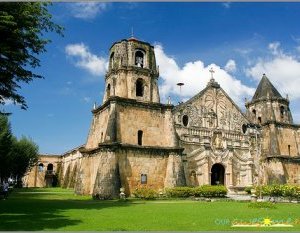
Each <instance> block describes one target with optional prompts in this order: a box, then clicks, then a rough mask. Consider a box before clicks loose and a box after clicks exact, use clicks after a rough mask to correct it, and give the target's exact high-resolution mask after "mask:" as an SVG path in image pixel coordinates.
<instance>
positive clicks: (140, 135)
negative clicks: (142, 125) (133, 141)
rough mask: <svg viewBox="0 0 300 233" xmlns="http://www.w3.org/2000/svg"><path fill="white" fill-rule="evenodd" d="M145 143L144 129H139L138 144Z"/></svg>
mask: <svg viewBox="0 0 300 233" xmlns="http://www.w3.org/2000/svg"><path fill="white" fill-rule="evenodd" d="M142 144H143V131H142V130H139V131H138V145H140V146H141V145H142Z"/></svg>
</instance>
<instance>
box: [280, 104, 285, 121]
mask: <svg viewBox="0 0 300 233" xmlns="http://www.w3.org/2000/svg"><path fill="white" fill-rule="evenodd" d="M284 114H285V109H284V107H283V106H280V117H281V118H283V117H284Z"/></svg>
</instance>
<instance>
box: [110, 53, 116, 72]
mask: <svg viewBox="0 0 300 233" xmlns="http://www.w3.org/2000/svg"><path fill="white" fill-rule="evenodd" d="M114 57H115V53H114V52H112V53H111V55H110V59H109V61H110V68H111V69H113V68H114V62H115V60H114Z"/></svg>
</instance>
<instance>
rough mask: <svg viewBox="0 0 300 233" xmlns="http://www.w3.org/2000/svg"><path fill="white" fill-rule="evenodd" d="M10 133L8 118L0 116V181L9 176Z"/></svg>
mask: <svg viewBox="0 0 300 233" xmlns="http://www.w3.org/2000/svg"><path fill="white" fill-rule="evenodd" d="M11 146H12V133H11V128H10V124H9V122H8V118H7V116H5V115H2V114H0V181H2V179H5V178H8V177H9V175H10V171H9V165H10V163H11V159H12V158H11V156H10V153H11Z"/></svg>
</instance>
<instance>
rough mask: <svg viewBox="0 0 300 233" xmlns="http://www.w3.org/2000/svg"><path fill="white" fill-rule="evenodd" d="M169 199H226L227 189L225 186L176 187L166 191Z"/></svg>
mask: <svg viewBox="0 0 300 233" xmlns="http://www.w3.org/2000/svg"><path fill="white" fill-rule="evenodd" d="M166 194H167V196H168V197H175V198H187V197H191V196H195V197H225V195H226V194H227V189H226V187H225V186H223V185H203V186H199V187H194V188H192V187H175V188H169V189H167V190H166Z"/></svg>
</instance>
